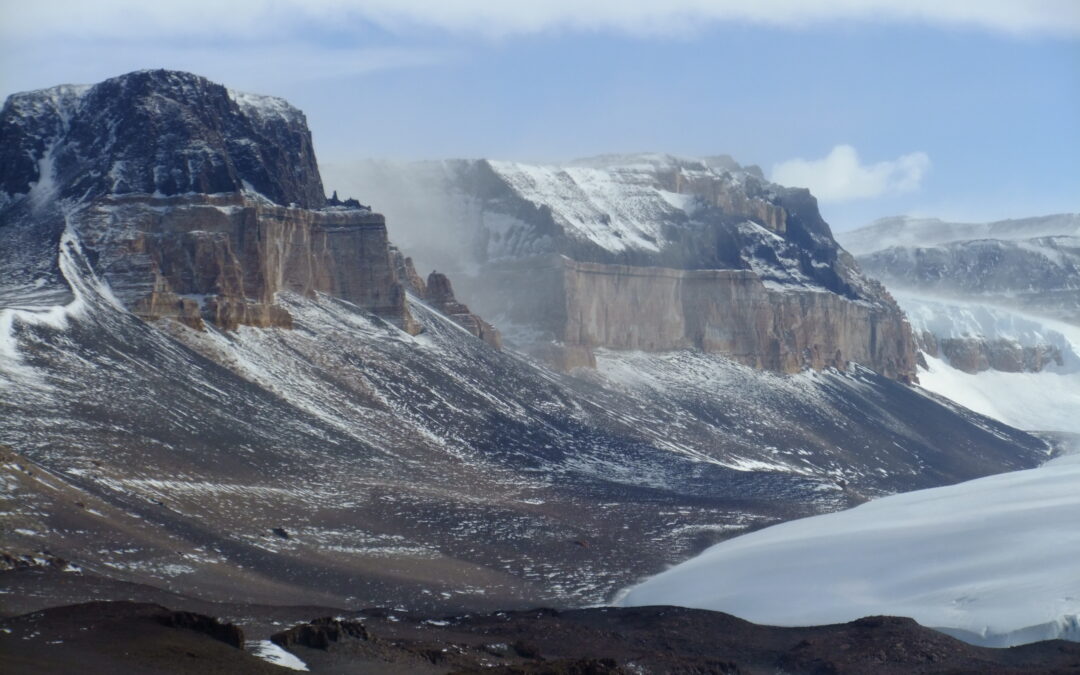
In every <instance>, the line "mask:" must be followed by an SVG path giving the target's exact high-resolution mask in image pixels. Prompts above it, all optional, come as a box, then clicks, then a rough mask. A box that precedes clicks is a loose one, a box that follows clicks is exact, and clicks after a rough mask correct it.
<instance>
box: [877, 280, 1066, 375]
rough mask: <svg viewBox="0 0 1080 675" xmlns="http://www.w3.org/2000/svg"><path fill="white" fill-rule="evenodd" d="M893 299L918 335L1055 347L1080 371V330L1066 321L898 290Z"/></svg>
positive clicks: (969, 301) (989, 305) (967, 301)
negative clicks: (926, 332)
mask: <svg viewBox="0 0 1080 675" xmlns="http://www.w3.org/2000/svg"><path fill="white" fill-rule="evenodd" d="M893 297H894V298H895V299H896V301H897V303H899V305H900V308H901V309H903V310H904V313H905V314H907V316H908V320H909V321H910V323H911V328H912V330H914V331H915V332H916V333H920V332H923V331H928V332H930V333H933V334H934V335H935V336H936V337H937V338H938V339H943V338H980V339H984V340H991V341H993V340H1008V341H1011V342H1016V343H1018V344H1020V345H1022V346H1024V347H1035V346H1054V347H1057V348H1058V349H1059V350H1061V352H1062V355H1063V357H1064V358H1065V361H1066V363H1065V364H1064V366H1063V367H1066V368H1068V369H1070V370H1075V369H1078V368H1080V327H1078V326H1074V325H1072V324H1068V323H1065V322H1063V321H1056V320H1054V319H1048V318H1045V317H1041V316H1037V315H1034V314H1028V313H1026V312H1021V311H1018V310H1015V309H1011V308H1005V307H997V306H994V305H991V304H987V303H984V302H980V301H971V300H960V299H954V298H943V297H935V296H930V295H925V294H919V293H914V292H910V291H902V290H894V291H893Z"/></svg>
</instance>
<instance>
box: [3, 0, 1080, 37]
mask: <svg viewBox="0 0 1080 675" xmlns="http://www.w3.org/2000/svg"><path fill="white" fill-rule="evenodd" d="M3 5H4V6H3V9H2V10H0V35H3V36H6V37H9V38H20V37H22V38H26V37H40V36H43V35H51V34H62V33H65V32H66V33H67V34H70V35H73V36H74V35H78V36H81V37H84V38H85V37H91V36H101V37H130V36H132V35H139V34H141V35H147V34H154V35H175V34H187V35H206V36H222V35H240V36H246V37H257V36H264V35H268V34H274V33H278V34H280V33H283V32H290V31H291V30H293V29H295V28H296V27H297V26H298V25H299V26H308V27H311V26H318V25H322V26H324V27H329V28H333V29H337V30H341V29H344V28H347V27H348V26H349V25H351V24H354V23H366V24H369V25H375V26H378V27H380V28H383V29H386V30H390V31H395V32H397V31H403V30H406V31H407V30H411V29H417V28H420V29H432V28H434V29H437V30H444V31H449V32H453V33H466V34H473V35H478V34H479V35H487V36H491V37H504V36H509V35H520V34H528V33H538V32H543V31H553V30H580V31H597V30H599V31H614V32H621V33H630V34H642V35H662V34H669V33H685V32H688V31H693V30H694V29H695V28H698V27H701V26H702V25H705V24H709V23H714V22H723V21H738V22H748V23H754V24H765V25H777V26H791V27H799V26H805V25H810V24H815V23H820V22H829V21H863V22H896V21H901V22H908V23H921V24H933V25H944V26H952V27H957V26H960V27H965V26H966V27H974V28H979V29H985V30H992V31H996V32H1002V33H1012V34H1029V33H1048V34H1058V35H1069V36H1078V35H1080V3H1078V2H1076V0H948V1H947V2H942V0H815V1H814V2H807V1H806V0H757V1H756V2H746V1H745V0H668V1H667V2H656V0H591V1H590V2H581V0H515V1H514V2H495V1H492V0H441V1H439V2H432V1H431V0H273V1H271V0H233V1H231V2H221V1H220V0H188V1H187V2H184V3H171V2H160V3H153V2H146V1H145V0H100V1H98V2H85V1H84V0H41V1H40V2H33V3H14V2H8V3H3Z"/></svg>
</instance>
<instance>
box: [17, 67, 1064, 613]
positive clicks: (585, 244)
mask: <svg viewBox="0 0 1080 675" xmlns="http://www.w3.org/2000/svg"><path fill="white" fill-rule="evenodd" d="M0 159H2V160H4V161H0V250H2V251H3V255H2V256H0V405H2V407H3V409H4V415H3V418H2V419H0V442H2V443H4V444H5V445H6V446H8V447H7V449H5V450H4V454H3V457H2V463H0V470H2V471H3V483H2V485H3V500H4V504H5V508H4V509H3V515H2V518H3V526H4V529H3V539H2V548H3V553H4V556H5V557H4V560H5V561H6V562H5V564H6V566H8V567H10V568H12V569H11V570H9V571H7V572H4V573H3V574H4V575H5V579H6V583H8V584H11V586H12V587H18V588H19V589H20V590H19V592H18V593H17V594H11V595H6V596H5V598H10V599H11V600H12V603H13V604H12V607H16V608H19V609H21V610H23V611H31V610H35V609H39V608H42V607H45V606H49V605H55V604H61V603H63V602H71V601H77V600H85V599H89V598H91V597H96V598H97V599H102V598H126V597H129V596H132V595H136V596H138V597H145V595H146V594H153V593H158V592H161V591H163V590H168V591H170V592H172V593H176V594H178V596H177V597H180V596H183V597H187V598H189V599H191V598H194V599H196V600H198V601H204V602H205V601H217V602H220V601H228V602H231V603H236V604H237V605H248V604H250V603H260V604H265V605H283V604H292V605H320V606H323V607H342V608H358V607H361V606H372V605H384V606H402V607H406V608H408V609H413V610H424V611H451V610H454V611H475V610H481V609H487V610H494V609H508V608H521V607H526V606H536V605H541V604H551V605H557V606H580V605H584V604H596V603H604V602H606V601H608V600H610V599H611V598H612V597H613V596H614V594H615V593H616V592H617V591H618V590H619V589H621V588H623V587H625V586H627V585H629V584H631V583H633V582H635V581H637V580H639V579H640V578H642V577H644V576H646V575H649V574H653V573H656V572H658V571H660V570H662V569H664V568H665V567H666V566H668V565H671V564H674V563H677V562H680V561H682V560H684V559H686V558H687V557H688V556H690V555H693V554H694V553H697V552H698V551H700V550H702V549H703V548H705V547H706V546H708V545H709V544H712V543H715V542H717V541H720V540H722V539H725V538H728V537H731V536H734V535H736V534H739V533H741V532H745V531H747V530H750V529H755V528H758V527H761V526H764V525H767V524H771V523H775V522H779V521H784V520H789V519H792V518H797V517H802V516H807V515H812V514H817V513H823V512H828V511H835V510H838V509H843V508H847V507H850V506H854V505H856V504H859V503H861V502H863V501H865V500H867V499H869V498H872V497H877V496H882V495H885V494H889V493H894V492H902V491H908V490H914V489H919V488H928V487H936V486H941V485H947V484H951V483H956V482H958V481H964V480H968V479H973V478H978V477H982V476H986V475H990V474H995V473H1000V472H1003V471H1012V470H1017V469H1025V468H1032V467H1035V466H1037V465H1039V464H1040V463H1042V462H1043V461H1045V460H1046V459H1047V458H1048V457H1049V456H1050V454H1051V453H1052V452H1053V451H1054V449H1055V447H1057V446H1056V445H1055V443H1056V441H1054V442H1051V441H1050V440H1047V439H1045V438H1042V437H1038V436H1034V435H1031V434H1029V433H1026V432H1025V431H1021V430H1018V429H1015V428H1012V427H1009V426H1007V425H1006V424H1004V423H1002V422H1000V421H998V420H994V419H991V418H988V417H984V416H982V415H980V414H977V413H973V412H972V411H970V410H968V409H966V408H963V407H961V406H959V405H956V404H954V403H952V402H950V401H949V400H947V399H945V398H942V397H939V396H935V395H934V394H931V393H928V392H926V391H924V390H922V389H920V388H917V387H915V386H912V383H913V382H914V381H915V380H916V378H918V377H921V374H920V371H919V370H918V367H917V359H918V355H917V342H916V340H917V339H924V338H923V337H921V336H922V334H921V333H918V334H913V333H912V331H911V327H910V326H909V323H908V321H907V320H906V319H905V317H904V314H903V313H902V312H901V309H900V305H898V304H897V302H896V300H894V299H893V297H892V295H891V294H890V293H889V292H888V291H887V290H886V289H885V287H883V286H882V285H881V284H880V283H878V282H876V281H874V280H872V279H871V278H869V277H868V276H866V275H865V274H863V273H862V272H861V271H860V268H859V265H858V264H856V262H855V260H854V259H853V258H852V257H851V255H850V254H848V253H847V252H846V251H844V250H843V249H842V248H841V247H840V246H839V245H838V244H837V243H836V241H835V240H834V238H833V236H832V233H831V231H830V228H829V227H828V225H827V224H826V223H825V222H824V220H823V219H822V218H821V216H820V213H819V212H818V209H817V204H816V201H815V200H814V198H813V197H812V195H810V193H809V192H807V191H806V190H800V189H790V188H784V187H781V186H778V185H774V184H771V183H769V182H767V181H766V180H764V178H763V177H762V176H761V174H760V171H758V170H756V169H754V168H753V167H742V166H740V165H738V164H737V163H736V162H734V160H731V159H730V158H721V157H714V158H708V159H703V160H689V159H684V158H676V157H670V156H665V155H649V156H613V157H604V158H598V159H594V160H590V161H587V162H580V163H575V164H573V165H569V166H559V167H552V166H534V165H526V164H518V163H504V162H495V161H488V160H477V161H446V162H439V163H427V164H421V165H411V166H404V165H387V164H381V165H370V166H369V167H368V170H369V171H370V174H369V175H370V176H371V177H372V180H373V181H374V180H375V179H377V180H378V181H379V182H378V183H375V182H372V183H365V184H363V185H360V186H359V188H358V189H356V191H355V192H354V191H353V189H352V188H348V189H344V186H341V187H337V186H335V187H337V189H339V190H341V191H342V194H343V195H345V196H347V197H354V198H355V199H348V198H347V199H345V200H340V199H336V198H335V199H333V200H327V199H326V197H325V191H324V185H323V183H322V178H321V176H320V173H319V169H318V165H317V162H316V158H315V157H314V153H313V151H312V144H311V135H310V132H309V130H308V128H307V126H306V121H305V118H304V116H303V114H302V113H301V112H300V111H298V110H297V109H295V108H293V107H292V106H290V105H289V104H288V103H286V102H284V101H282V100H280V99H274V98H270V97H261V96H255V95H250V94H242V93H238V92H234V91H231V90H228V89H226V88H225V87H223V86H221V85H217V84H214V83H211V82H209V81H207V80H206V79H204V78H201V77H198V76H195V75H191V74H188V73H182V72H175V71H160V70H159V71H139V72H135V73H130V74H127V75H123V76H120V77H117V78H113V79H110V80H107V81H105V82H102V83H99V84H97V85H93V86H89V87H73V86H62V87H55V88H52V89H46V90H40V91H35V92H28V93H25V94H18V95H15V96H12V97H11V98H9V99H8V101H7V103H6V104H5V106H4V109H3V111H2V112H0ZM417 191H419V192H417ZM418 194H419V195H420V197H422V198H417V199H411V198H410V195H418ZM361 202H362V203H363V204H370V205H371V207H370V208H369V207H367V206H363V205H361ZM383 203H385V204H387V205H388V208H387V209H386V210H387V211H388V212H389V218H384V217H383V215H381V214H380V211H381V210H382V209H383V208H384V207H383V206H382V204H383ZM401 204H405V205H406V207H402V206H400V205H401ZM409 204H411V205H412V207H413V210H412V211H411V212H410V211H408V208H407V206H408V205H409ZM396 209H400V210H397V211H395V210H396ZM399 224H400V232H402V235H403V236H402V239H401V240H400V242H401V243H402V247H401V248H400V249H399V248H397V247H395V246H394V245H393V244H392V242H396V241H399V240H398V238H397V234H396V232H398V231H399V230H398V227H399ZM422 232H431V233H437V234H432V236H431V239H430V241H429V242H427V245H426V246H425V245H423V243H424V242H423V239H422V235H421V234H420V233H422ZM413 256H415V259H413ZM434 266H437V268H438V272H439V273H433V274H431V275H428V276H427V280H426V281H424V280H423V279H422V275H421V274H418V273H417V272H420V271H423V272H427V271H431V267H434ZM496 329H497V331H496ZM500 333H501V335H502V336H503V337H505V346H504V347H502V348H500V343H501V342H503V341H502V340H501V339H500ZM1040 344H1041V343H1040ZM1048 358H1050V359H1053V356H1052V355H1051V356H1049V357H1048ZM1062 358H1063V359H1064V358H1065V357H1064V356H1062ZM1063 367H1065V366H1063ZM1033 430H1037V431H1045V430H1046V429H1041V428H1034V429H1033ZM60 569H66V570H75V571H76V573H75V574H72V575H71V576H70V579H69V580H65V582H64V583H58V582H57V581H56V576H57V575H59V574H60V573H59V572H56V571H55V570H60ZM50 570H51V571H50ZM128 584H135V586H130V585H128ZM140 594H143V595H140ZM308 618H310V617H308Z"/></svg>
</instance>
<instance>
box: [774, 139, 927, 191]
mask: <svg viewBox="0 0 1080 675" xmlns="http://www.w3.org/2000/svg"><path fill="white" fill-rule="evenodd" d="M929 168H930V157H929V156H928V155H927V154H926V153H925V152H913V153H910V154H907V155H902V156H900V157H897V158H896V159H894V160H891V161H886V162H877V163H875V164H863V163H862V162H861V161H860V159H859V154H858V153H857V152H856V151H855V148H853V147H851V146H850V145H837V146H836V147H834V148H833V149H832V151H831V152H830V153H829V154H828V155H826V156H825V157H823V158H821V159H810V160H808V159H789V160H787V161H786V162H781V163H779V164H777V165H776V166H774V167H773V170H772V180H773V181H775V182H777V183H780V184H781V185H788V186H792V187H805V188H810V191H811V192H812V193H814V195H815V196H816V197H817V198H818V199H820V200H821V201H823V202H847V201H852V200H856V199H872V198H875V197H883V196H885V195H890V194H899V193H904V192H911V191H913V190H916V189H918V187H919V185H920V184H921V183H922V179H923V176H924V175H926V172H927V171H928V170H929Z"/></svg>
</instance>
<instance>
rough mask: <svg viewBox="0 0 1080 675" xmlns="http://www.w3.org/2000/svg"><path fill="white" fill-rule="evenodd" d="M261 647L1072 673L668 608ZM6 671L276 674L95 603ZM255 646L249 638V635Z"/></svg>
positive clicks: (984, 651) (222, 641) (357, 621)
mask: <svg viewBox="0 0 1080 675" xmlns="http://www.w3.org/2000/svg"><path fill="white" fill-rule="evenodd" d="M344 614H345V615H342V614H339V616H338V617H336V618H332V617H324V618H320V619H315V620H312V621H310V622H304V623H299V624H296V625H294V626H292V627H290V628H288V629H285V630H281V631H279V632H277V633H274V634H273V635H272V636H270V639H271V640H272V641H273V643H275V644H277V645H279V646H280V647H282V648H284V649H286V650H288V651H289V652H292V653H293V654H294V655H296V656H298V657H299V658H300V660H301V661H302V662H303V663H304V665H305V667H306V668H307V669H308V670H309V671H311V672H315V673H338V674H350V673H375V674H379V673H416V674H421V673H432V674H435V673H480V672H485V673H501V674H511V673H513V674H525V673H547V674H551V675H555V674H560V673H561V674H566V675H570V674H577V675H602V674H607V673H610V674H616V673H620V674H621V673H626V674H629V673H717V674H723V675H757V674H761V675H764V674H769V675H772V674H774V673H778V672H782V673H789V674H790V675H803V674H806V675H811V674H812V675H819V674H824V673H831V674H836V675H840V674H859V675H862V674H864V673H880V674H882V675H894V674H895V675H900V674H904V675H907V674H909V673H912V674H922V675H930V674H932V673H940V674H944V673H950V674H962V673H970V674H972V675H974V674H975V673H1002V674H1004V673H1010V674H1015V675H1019V674H1021V673H1027V674H1035V673H1039V674H1042V675H1051V674H1055V673H1061V674H1065V673H1073V672H1076V671H1077V670H1078V669H1080V645H1077V644H1075V643H1069V642H1064V641H1060V640H1059V641H1047V642H1039V643H1034V644H1029V645H1025V646H1023V647H1013V648H1010V649H989V648H984V647H974V646H972V645H968V644H965V643H963V642H960V641H958V640H956V639H954V638H951V637H948V636H946V635H943V634H941V633H937V632H935V631H932V630H929V629H927V628H924V627H922V626H920V625H918V624H917V623H915V622H914V621H911V620H910V619H900V618H893V617H880V616H879V617H867V618H864V619H859V620H857V621H852V622H851V623H847V624H838V625H832V626H820V627H813V628H776V627H770V626H761V625H756V624H752V623H749V622H747V621H742V620H741V619H737V618H735V617H733V616H730V615H728V614H723V613H719V612H708V611H703V610H689V609H683V608H677V607H639V608H633V609H625V608H606V607H605V608H594V609H585V610H574V611H563V612H560V611H555V610H550V609H538V610H530V611H518V612H497V613H492V614H478V615H467V616H453V617H427V616H422V615H415V614H408V613H403V612H399V611H394V610H386V609H372V610H364V611H361V612H347V613H344ZM0 629H2V630H3V633H0V654H2V655H3V657H4V660H5V663H6V664H7V665H9V666H14V667H16V668H19V669H26V670H27V672H28V671H29V670H32V671H33V672H37V673H65V672H72V670H73V669H78V671H79V672H82V673H94V674H96V673H108V672H115V669H116V668H118V667H123V668H129V669H131V668H134V669H136V670H137V671H138V672H140V673H218V672H221V673H225V672H230V673H278V672H280V673H285V672H290V671H288V670H285V669H284V668H281V667H279V666H276V665H273V664H272V663H270V662H268V661H263V660H260V659H257V658H256V657H255V656H252V655H251V654H250V653H248V652H245V651H244V650H243V649H240V648H239V647H241V646H242V644H243V642H242V640H243V637H244V633H243V632H242V630H241V627H237V626H235V625H233V624H229V623H223V622H220V621H218V620H217V619H214V618H211V617H209V616H206V615H201V614H195V613H192V612H177V611H172V610H168V609H165V608H164V607H161V606H160V605H154V604H143V603H132V602H112V603H105V602H95V603H87V604H82V605H73V606H66V607H56V608H51V609H47V610H44V611H39V612H35V613H32V614H29V615H22V616H18V617H12V618H8V619H0ZM258 637H262V635H261V634H259V635H258Z"/></svg>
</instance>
